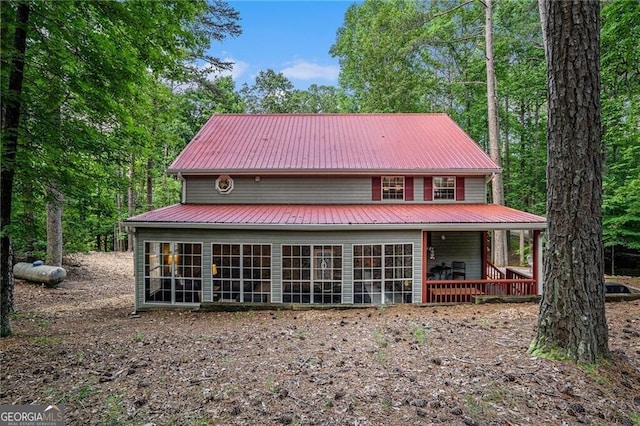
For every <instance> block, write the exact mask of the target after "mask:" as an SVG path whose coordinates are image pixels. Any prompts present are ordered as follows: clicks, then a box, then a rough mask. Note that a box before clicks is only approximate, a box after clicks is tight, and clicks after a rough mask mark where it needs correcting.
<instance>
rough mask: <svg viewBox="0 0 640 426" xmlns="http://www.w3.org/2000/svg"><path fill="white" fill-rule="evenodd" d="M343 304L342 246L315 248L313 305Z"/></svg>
mask: <svg viewBox="0 0 640 426" xmlns="http://www.w3.org/2000/svg"><path fill="white" fill-rule="evenodd" d="M341 302H342V246H314V248H313V303H341Z"/></svg>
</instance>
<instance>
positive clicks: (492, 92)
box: [484, 0, 508, 266]
mask: <svg viewBox="0 0 640 426" xmlns="http://www.w3.org/2000/svg"><path fill="white" fill-rule="evenodd" d="M485 5H486V9H485V31H484V36H485V49H486V55H487V57H486V60H487V107H488V109H487V112H488V120H489V155H491V159H492V160H493V161H495V163H496V164H497V165H498V166H501V165H502V161H501V159H500V142H499V140H498V132H499V127H498V93H497V92H498V90H497V83H496V72H495V68H494V65H493V10H492V6H491V0H485ZM491 194H492V199H493V204H499V205H504V185H503V180H502V174H501V173H497V174H496V175H495V176H494V178H493V180H492V181H491ZM493 238H494V245H493V247H494V251H493V262H494V264H495V265H497V266H504V265H506V264H507V262H508V252H507V233H506V231H494V232H493Z"/></svg>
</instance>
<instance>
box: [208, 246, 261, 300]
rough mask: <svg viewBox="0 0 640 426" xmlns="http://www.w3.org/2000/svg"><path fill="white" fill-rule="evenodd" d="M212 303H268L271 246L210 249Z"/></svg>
mask: <svg viewBox="0 0 640 426" xmlns="http://www.w3.org/2000/svg"><path fill="white" fill-rule="evenodd" d="M211 256H212V264H211V279H212V281H213V301H214V302H219V301H235V302H270V301H271V245H269V244H217V243H214V244H212V246H211Z"/></svg>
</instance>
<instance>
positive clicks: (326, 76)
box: [280, 61, 340, 81]
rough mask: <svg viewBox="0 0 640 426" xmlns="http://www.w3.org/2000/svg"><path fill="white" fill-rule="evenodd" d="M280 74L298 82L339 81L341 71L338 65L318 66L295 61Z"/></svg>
mask: <svg viewBox="0 0 640 426" xmlns="http://www.w3.org/2000/svg"><path fill="white" fill-rule="evenodd" d="M280 72H281V73H282V74H284V76H285V77H287V78H292V79H298V80H317V79H321V80H327V81H338V74H339V72H340V69H339V68H338V66H336V65H318V64H315V63H313V62H307V61H295V62H293V63H292V64H291V65H290V66H288V67H286V68H285V69H283V70H282V71H280Z"/></svg>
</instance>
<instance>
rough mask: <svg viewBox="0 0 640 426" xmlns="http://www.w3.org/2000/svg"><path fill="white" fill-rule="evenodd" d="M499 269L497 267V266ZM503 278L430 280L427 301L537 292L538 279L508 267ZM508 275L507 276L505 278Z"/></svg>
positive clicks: (454, 300) (434, 301)
mask: <svg viewBox="0 0 640 426" xmlns="http://www.w3.org/2000/svg"><path fill="white" fill-rule="evenodd" d="M496 269H497V268H496ZM501 274H502V276H503V278H498V279H492V278H489V279H478V280H456V281H452V280H429V281H427V282H426V285H425V287H426V296H427V297H426V301H427V303H470V302H472V297H473V296H483V295H489V296H525V295H534V294H537V290H538V289H537V285H536V280H535V279H533V278H529V277H527V276H526V275H524V274H521V273H519V272H518V271H514V270H510V269H507V273H506V274H503V273H502V272H501ZM505 276H506V278H504V277H505Z"/></svg>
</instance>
